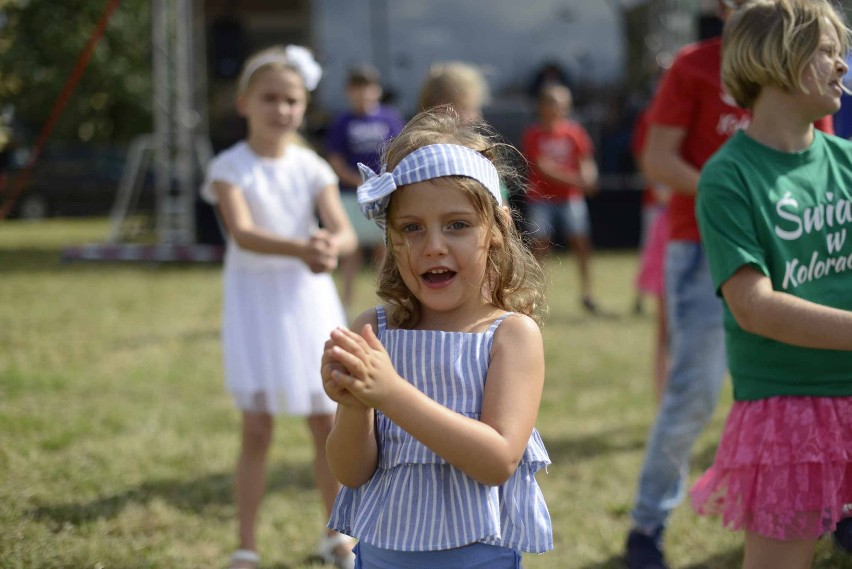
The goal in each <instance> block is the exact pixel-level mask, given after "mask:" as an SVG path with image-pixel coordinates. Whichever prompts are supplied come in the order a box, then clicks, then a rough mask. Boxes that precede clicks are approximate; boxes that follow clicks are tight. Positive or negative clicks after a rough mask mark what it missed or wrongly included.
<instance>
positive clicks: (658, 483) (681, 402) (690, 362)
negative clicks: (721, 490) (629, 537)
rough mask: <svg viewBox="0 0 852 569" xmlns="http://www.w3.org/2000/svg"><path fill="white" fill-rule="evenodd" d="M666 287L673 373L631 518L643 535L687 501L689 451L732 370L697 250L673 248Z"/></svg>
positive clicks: (718, 306)
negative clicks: (726, 373)
mask: <svg viewBox="0 0 852 569" xmlns="http://www.w3.org/2000/svg"><path fill="white" fill-rule="evenodd" d="M665 284H666V303H667V308H668V325H669V356H670V360H671V364H670V365H671V368H670V371H669V381H668V385H667V386H666V391H665V393H664V394H663V400H662V403H661V406H660V410H659V412H658V414H657V419H656V421H655V422H654V426H653V428H652V429H651V434H650V437H649V439H648V442H647V445H646V447H645V460H644V463H643V464H642V472H641V474H640V476H639V490H638V495H637V496H636V504H635V507H634V509H633V512H632V516H633V523H634V525H635V526H636V527H637V528H639V529H641V530H644V531H646V532H650V531H652V530H654V529H656V528H657V527H658V526H665V524H666V520H667V518H668V515H669V512H671V510H672V509H674V507H675V506H677V505H678V504H679V503H680V502H681V501H682V500H683V497H684V494H685V491H686V481H687V474H688V466H689V457H690V454H691V453H692V446H693V444H694V443H695V440H696V439H697V438H698V435H700V434H701V431H702V430H703V429H704V426H705V425H706V424H707V422H708V421H709V420H710V417H711V416H712V415H713V409H714V408H715V407H716V403H717V402H718V399H719V389H720V388H721V386H722V380H723V379H724V376H725V369H726V367H727V361H726V358H725V334H724V331H723V329H722V301H721V299H719V298H718V297H717V296H716V295H715V289H714V287H713V282H712V280H711V278H710V268H709V266H708V264H707V257H706V256H705V255H704V248H703V247H702V246H701V245H700V244H699V243H695V242H691V241H671V242H670V243H669V245H668V247H667V248H666V283H665Z"/></svg>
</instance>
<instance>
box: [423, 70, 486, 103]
mask: <svg viewBox="0 0 852 569" xmlns="http://www.w3.org/2000/svg"><path fill="white" fill-rule="evenodd" d="M467 102H472V103H473V105H474V106H476V107H477V108H479V107H481V106H482V105H484V104H485V103H487V102H488V83H486V81H485V78H484V77H483V76H482V73H481V72H480V71H479V69H477V68H476V67H474V66H473V65H471V64H469V63H464V62H461V61H449V62H445V63H435V64H434V65H432V66H431V67H430V68H429V72H428V74H427V75H426V79H425V80H424V81H423V85H422V86H421V88H420V100H419V105H420V110H421V111H426V110H429V109H432V108H435V107H440V106H444V105H451V106H453V107H456V106H459V105H462V104H464V103H467Z"/></svg>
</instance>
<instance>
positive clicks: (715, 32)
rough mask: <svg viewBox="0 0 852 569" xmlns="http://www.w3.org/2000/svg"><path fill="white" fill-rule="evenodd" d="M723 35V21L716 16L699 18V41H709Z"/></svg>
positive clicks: (709, 15) (703, 15)
mask: <svg viewBox="0 0 852 569" xmlns="http://www.w3.org/2000/svg"><path fill="white" fill-rule="evenodd" d="M721 35H722V20H720V19H719V18H718V17H717V16H716V15H715V14H701V15H700V16H698V39H700V40H708V39H710V38H715V37H719V36H721Z"/></svg>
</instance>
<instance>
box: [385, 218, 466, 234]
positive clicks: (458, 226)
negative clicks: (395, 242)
mask: <svg viewBox="0 0 852 569" xmlns="http://www.w3.org/2000/svg"><path fill="white" fill-rule="evenodd" d="M472 226H473V224H472V223H470V222H469V221H462V220H458V221H451V222H449V223H447V225H446V228H447V229H449V230H451V231H461V230H463V229H467V228H468V227H472ZM421 228H422V226H421V225H420V224H419V223H402V224H400V225H399V226H398V227H397V230H398V231H399V232H400V233H413V232H415V231H419V230H420V229H421Z"/></svg>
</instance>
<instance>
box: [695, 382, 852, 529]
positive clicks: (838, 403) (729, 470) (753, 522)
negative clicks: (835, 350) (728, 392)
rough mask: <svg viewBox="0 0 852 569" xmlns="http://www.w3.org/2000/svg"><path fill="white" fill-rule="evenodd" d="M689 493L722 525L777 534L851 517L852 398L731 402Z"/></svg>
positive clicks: (820, 526) (697, 505)
mask: <svg viewBox="0 0 852 569" xmlns="http://www.w3.org/2000/svg"><path fill="white" fill-rule="evenodd" d="M690 494H691V497H692V505H693V507H694V508H695V510H696V511H697V512H698V513H699V514H702V515H721V517H722V523H723V524H724V526H725V527H727V528H728V529H732V530H741V529H744V530H747V531H750V532H753V533H757V534H760V535H762V536H764V537H768V538H772V539H779V540H793V539H813V538H817V537H819V536H820V535H822V534H824V533H828V532H830V531H832V530H834V528H835V526H836V524H837V522H838V521H839V520H841V519H842V518H844V517H848V516H852V397H771V398H769V399H759V400H756V401H737V402H735V403H734V405H733V407H732V408H731V412H730V414H729V415H728V419H727V421H726V423H725V429H724V432H723V433H722V440H721V441H720V442H719V448H718V449H717V451H716V458H715V460H714V461H713V466H711V467H710V469H709V470H707V472H705V473H704V475H703V476H701V478H699V479H698V481H697V482H696V483H695V485H694V486H693V487H692V490H691V491H690Z"/></svg>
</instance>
